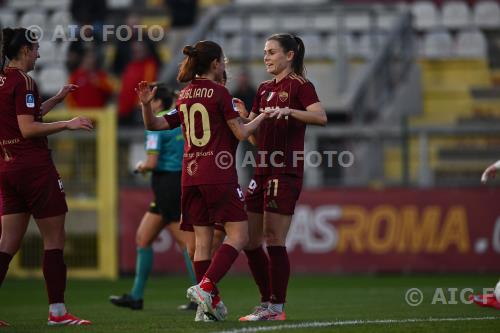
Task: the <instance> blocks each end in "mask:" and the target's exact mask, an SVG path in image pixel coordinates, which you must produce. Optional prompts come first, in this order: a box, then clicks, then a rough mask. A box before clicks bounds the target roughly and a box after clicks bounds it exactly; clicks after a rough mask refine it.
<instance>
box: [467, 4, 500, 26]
mask: <svg viewBox="0 0 500 333" xmlns="http://www.w3.org/2000/svg"><path fill="white" fill-rule="evenodd" d="M473 21H474V24H475V25H476V26H477V27H479V28H482V29H496V28H499V27H500V6H499V4H498V3H497V2H496V1H480V2H478V3H476V5H475V6H474V11H473Z"/></svg>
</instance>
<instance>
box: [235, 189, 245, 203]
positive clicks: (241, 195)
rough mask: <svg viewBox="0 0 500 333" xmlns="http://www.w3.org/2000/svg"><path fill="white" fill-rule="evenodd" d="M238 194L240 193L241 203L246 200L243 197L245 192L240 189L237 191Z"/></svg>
mask: <svg viewBox="0 0 500 333" xmlns="http://www.w3.org/2000/svg"><path fill="white" fill-rule="evenodd" d="M236 192H237V193H238V197H239V198H240V200H241V201H243V200H245V197H244V196H243V191H242V190H241V188H240V187H238V188H237V189H236Z"/></svg>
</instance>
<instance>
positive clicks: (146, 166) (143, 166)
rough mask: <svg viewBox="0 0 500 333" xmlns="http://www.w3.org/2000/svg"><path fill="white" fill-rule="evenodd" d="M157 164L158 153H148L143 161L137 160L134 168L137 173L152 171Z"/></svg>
mask: <svg viewBox="0 0 500 333" xmlns="http://www.w3.org/2000/svg"><path fill="white" fill-rule="evenodd" d="M157 165H158V153H148V155H147V158H146V160H145V161H139V162H137V164H136V166H135V170H136V171H137V172H139V173H146V172H148V171H153V170H154V169H155V168H156V166H157Z"/></svg>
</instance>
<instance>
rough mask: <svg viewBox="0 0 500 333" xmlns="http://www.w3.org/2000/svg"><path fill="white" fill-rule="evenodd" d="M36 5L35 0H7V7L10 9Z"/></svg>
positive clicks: (23, 8) (28, 7) (27, 7)
mask: <svg viewBox="0 0 500 333" xmlns="http://www.w3.org/2000/svg"><path fill="white" fill-rule="evenodd" d="M36 6H37V0H9V3H8V4H7V5H6V7H7V8H12V9H22V10H25V9H30V8H33V7H36Z"/></svg>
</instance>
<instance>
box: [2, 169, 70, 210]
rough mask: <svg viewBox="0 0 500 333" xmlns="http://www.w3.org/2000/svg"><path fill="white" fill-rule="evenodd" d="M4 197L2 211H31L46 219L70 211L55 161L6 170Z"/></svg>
mask: <svg viewBox="0 0 500 333" xmlns="http://www.w3.org/2000/svg"><path fill="white" fill-rule="evenodd" d="M0 197H1V200H2V215H10V214H18V213H31V214H32V215H33V217H34V218H36V219H42V218H46V217H52V216H58V215H62V214H65V213H66V212H67V211H68V206H67V205H66V195H65V194H64V189H63V185H62V181H61V178H60V177H59V174H58V173H57V170H56V168H55V167H54V166H53V165H47V166H41V167H33V168H29V169H22V170H15V171H6V172H2V173H1V174H0Z"/></svg>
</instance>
